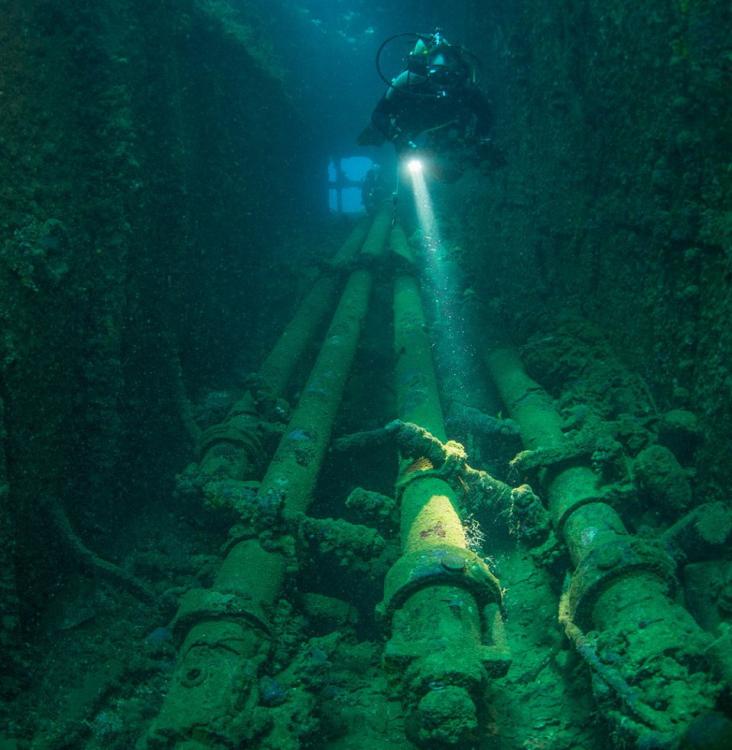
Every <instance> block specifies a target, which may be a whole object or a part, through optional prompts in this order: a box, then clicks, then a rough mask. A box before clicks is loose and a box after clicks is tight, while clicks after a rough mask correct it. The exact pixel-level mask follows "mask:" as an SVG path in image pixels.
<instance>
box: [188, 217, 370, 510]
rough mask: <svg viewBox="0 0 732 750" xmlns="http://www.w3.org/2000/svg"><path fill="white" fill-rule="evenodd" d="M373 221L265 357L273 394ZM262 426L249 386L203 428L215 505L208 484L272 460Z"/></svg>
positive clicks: (262, 374)
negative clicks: (216, 421) (219, 417)
mask: <svg viewBox="0 0 732 750" xmlns="http://www.w3.org/2000/svg"><path fill="white" fill-rule="evenodd" d="M370 226H371V222H370V221H369V220H368V219H364V220H363V221H360V222H359V223H358V224H356V226H355V227H354V228H353V230H352V231H351V232H350V234H349V236H348V237H347V239H346V240H345V242H344V243H343V245H342V246H341V248H340V249H339V250H338V252H337V253H336V255H335V257H334V258H333V260H332V262H331V264H330V265H331V267H332V268H333V269H336V270H335V271H330V272H326V273H324V274H322V275H321V276H319V277H318V279H317V280H316V281H315V282H314V284H313V285H312V287H311V288H310V290H309V291H308V292H307V294H306V295H305V296H304V297H303V299H302V301H301V302H300V304H299V305H298V307H297V310H296V311H295V314H294V315H293V317H292V320H291V321H290V323H289V324H288V325H287V327H286V328H285V330H284V331H283V332H282V333H281V334H280V336H279V338H278V339H277V341H276V342H275V345H274V346H273V347H272V350H271V351H270V353H269V354H268V355H267V357H266V358H265V360H264V362H262V365H261V367H260V368H259V372H258V378H257V379H258V381H261V383H262V385H263V387H264V388H265V389H266V391H267V393H268V394H269V395H270V396H271V397H275V398H276V397H279V396H281V395H282V394H283V393H284V391H285V388H286V387H287V384H288V383H289V382H290V378H291V377H292V373H293V372H294V370H295V367H296V366H297V364H298V362H300V360H301V359H302V356H303V354H304V352H305V351H306V350H307V348H308V347H309V346H311V345H312V343H313V341H314V339H315V336H316V335H317V333H318V331H319V330H321V328H322V326H323V322H324V321H325V318H326V315H327V314H328V312H329V311H330V310H331V309H332V308H333V306H334V304H335V300H336V293H337V291H338V288H339V286H340V280H341V275H340V274H339V273H338V272H337V269H342V268H346V267H347V266H348V265H349V264H350V263H351V262H352V261H353V259H354V258H355V257H356V256H357V255H358V252H359V250H360V249H361V247H362V245H363V244H364V241H365V240H366V238H367V236H368V233H369V229H370ZM262 426H263V425H262V424H261V414H260V409H259V408H258V404H257V399H256V397H255V395H254V394H253V392H252V390H251V389H249V390H247V391H246V393H244V395H243V396H242V397H241V398H240V399H239V400H238V401H237V402H236V403H235V404H234V405H233V406H232V407H231V409H230V410H229V413H228V414H227V416H226V419H225V420H224V421H223V422H221V423H220V424H216V425H213V426H212V427H210V428H209V429H207V430H205V431H204V433H203V434H202V436H201V439H200V442H199V446H198V450H199V455H200V460H199V463H198V466H197V467H196V469H195V484H196V485H197V486H198V487H200V488H202V489H203V491H204V494H206V495H207V496H209V497H208V498H207V499H208V501H209V502H210V503H211V504H212V505H216V504H217V502H218V500H217V497H216V494H217V490H218V488H217V487H216V485H211V486H209V487H208V488H207V487H206V485H208V484H209V483H211V482H215V481H217V480H221V479H234V480H247V479H253V478H255V476H256V475H257V470H258V469H259V467H260V466H261V465H262V464H263V463H264V462H265V461H266V454H265V452H264V451H263V447H262V442H263V434H262ZM184 481H190V472H188V473H187V475H184Z"/></svg>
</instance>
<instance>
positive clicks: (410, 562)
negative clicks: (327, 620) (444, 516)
mask: <svg viewBox="0 0 732 750" xmlns="http://www.w3.org/2000/svg"><path fill="white" fill-rule="evenodd" d="M439 583H445V584H449V585H451V586H460V587H462V588H464V589H467V590H468V591H469V592H470V593H471V594H472V595H473V596H474V597H475V599H476V602H477V604H478V606H479V607H480V608H483V607H485V606H486V605H488V604H491V603H494V604H498V605H500V604H501V599H502V594H501V586H500V584H499V582H498V579H497V578H496V577H495V576H494V575H493V573H491V571H490V568H489V567H488V565H486V563H485V562H484V561H483V559H482V558H480V557H479V556H478V555H476V554H475V552H472V551H471V550H468V549H462V548H461V547H453V546H447V545H446V546H442V547H434V548H431V549H428V550H421V551H419V552H412V553H410V554H407V555H403V556H402V557H400V558H399V560H397V561H396V563H394V565H393V566H392V567H391V569H390V570H389V572H388V573H387V575H386V581H385V584H384V600H383V601H382V602H381V604H379V612H380V613H381V614H382V615H383V616H385V617H387V618H389V619H390V618H391V615H392V614H393V612H394V610H396V609H398V608H399V607H401V606H402V604H404V602H405V601H406V600H407V599H408V598H409V597H410V596H411V595H412V594H413V593H415V592H416V591H418V590H419V589H422V588H425V587H426V586H434V585H436V584H439Z"/></svg>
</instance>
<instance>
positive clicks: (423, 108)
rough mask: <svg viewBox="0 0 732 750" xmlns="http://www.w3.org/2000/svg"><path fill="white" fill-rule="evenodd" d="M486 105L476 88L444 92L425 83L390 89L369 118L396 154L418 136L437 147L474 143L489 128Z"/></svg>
mask: <svg viewBox="0 0 732 750" xmlns="http://www.w3.org/2000/svg"><path fill="white" fill-rule="evenodd" d="M492 122H493V113H492V109H491V105H490V102H489V101H488V100H487V99H486V97H485V96H484V94H483V93H482V92H481V91H480V89H478V88H477V87H476V86H473V85H472V84H465V85H462V86H459V87H455V88H449V89H444V90H439V89H436V88H435V87H434V86H432V85H431V84H430V83H429V81H426V82H420V83H417V84H414V85H412V84H407V85H404V86H393V87H392V88H391V89H389V91H388V92H387V94H386V95H384V96H383V97H382V98H381V100H380V101H379V103H378V104H377V105H376V109H375V110H374V112H373V114H372V115H371V123H372V125H373V126H374V128H376V130H378V131H379V132H380V133H381V134H382V135H383V136H384V138H386V139H387V140H389V141H391V142H392V143H394V145H395V147H396V149H397V151H401V150H403V149H405V148H408V147H409V145H410V142H414V141H417V140H418V139H419V138H420V137H424V138H426V139H428V140H429V142H430V144H431V145H436V146H437V147H438V148H439V146H440V145H441V144H442V145H444V144H446V143H447V142H448V141H449V140H450V139H452V140H453V141H454V140H456V139H457V140H458V141H460V142H461V143H462V144H463V145H470V144H473V143H478V142H480V140H481V139H482V138H484V137H486V136H487V135H488V133H489V131H490V129H491V125H492Z"/></svg>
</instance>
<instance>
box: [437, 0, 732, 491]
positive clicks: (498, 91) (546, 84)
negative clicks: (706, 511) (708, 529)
mask: <svg viewBox="0 0 732 750" xmlns="http://www.w3.org/2000/svg"><path fill="white" fill-rule="evenodd" d="M474 5H475V7H474V10H473V14H474V21H475V24H474V27H473V28H474V30H475V31H474V35H473V37H472V38H471V39H470V40H469V44H470V46H472V48H474V49H477V50H480V54H481V57H482V58H483V60H484V65H485V71H484V82H485V85H486V88H487V89H488V90H489V91H490V93H491V95H492V97H493V99H494V102H495V107H496V130H495V142H496V146H497V151H498V153H499V158H498V159H495V160H493V163H489V164H488V163H487V164H485V165H484V168H483V173H484V176H483V177H482V178H477V177H476V178H475V179H473V180H472V181H471V180H467V181H466V184H464V185H463V187H462V190H461V191H458V195H457V200H456V201H455V202H454V203H453V205H452V210H453V212H454V213H455V216H456V226H460V227H462V228H463V229H464V233H463V235H462V237H463V240H464V242H465V245H466V247H472V248H474V249H475V252H474V253H473V255H472V260H471V263H470V265H471V277H472V280H473V284H474V286H475V287H476V290H477V291H479V292H480V296H481V298H482V299H483V300H484V301H485V302H486V303H487V304H489V305H490V307H491V308H492V310H493V311H497V312H499V313H500V314H501V315H502V316H503V319H504V322H505V325H506V327H507V329H509V330H510V331H511V333H512V334H513V336H514V337H515V339H516V340H517V341H518V342H519V343H523V342H525V341H526V340H527V338H528V337H529V336H531V335H532V334H535V333H537V332H539V331H541V332H544V333H547V334H551V332H552V330H553V327H554V326H555V324H556V322H557V320H558V319H561V318H562V317H563V316H567V315H579V316H582V317H584V318H585V319H587V320H589V321H590V322H592V323H595V324H597V325H598V326H599V327H600V328H601V330H602V331H603V332H604V333H605V334H606V335H607V336H608V337H609V339H610V340H611V342H612V344H613V345H614V348H615V350H616V351H617V352H618V354H619V355H620V356H621V357H622V359H623V360H624V361H625V363H626V364H627V365H628V366H629V367H630V369H631V370H633V371H635V372H637V373H639V374H641V375H642V377H643V378H644V380H645V381H646V383H647V385H648V387H649V389H650V391H651V393H652V394H653V397H654V399H655V402H656V405H657V407H658V409H659V410H663V409H666V408H669V407H671V406H677V407H686V408H691V409H692V410H694V411H696V412H697V413H698V414H699V416H700V417H701V418H702V421H703V428H704V432H705V436H706V439H705V442H704V445H703V447H702V449H701V452H700V453H699V454H698V462H697V468H698V471H699V479H700V481H701V482H702V485H701V486H703V487H704V492H705V493H711V494H712V495H717V496H724V490H723V487H724V472H725V471H726V469H725V467H724V466H723V465H722V464H721V463H720V462H719V460H718V458H719V456H720V455H722V453H723V452H725V451H728V450H729V448H730V430H731V428H732V407H731V406H730V405H731V404H732V400H731V399H730V396H731V395H732V391H731V390H730V389H731V388H732V372H731V371H730V361H731V359H732V357H731V353H732V338H731V334H730V329H729V326H728V325H727V323H726V322H725V321H728V320H729V319H730V314H731V313H732V292H731V291H730V290H731V286H730V280H731V279H732V221H731V218H732V214H730V212H729V205H730V198H732V170H731V169H730V153H732V148H731V147H732V127H731V126H732V100H730V96H729V91H730V90H731V88H730V87H731V86H732V48H731V46H730V43H729V35H728V33H727V31H726V30H727V29H729V28H730V23H731V22H732V18H731V14H732V11H731V10H730V6H729V3H725V2H712V3H700V2H694V0H677V1H675V2H672V3H660V4H659V3H654V4H652V5H650V6H647V5H643V6H632V7H631V6H630V5H628V4H627V3H624V2H610V3H607V2H594V0H565V1H564V2H560V3H554V2H546V1H545V0H531V1H530V2H527V3H522V4H521V5H520V6H517V5H516V4H515V3H509V2H498V3H494V4H492V5H491V6H490V7H489V8H483V7H482V4H481V7H480V8H478V7H477V5H478V4H474ZM501 163H503V165H502V166H501ZM456 231H457V230H456ZM535 375H536V376H537V377H539V379H542V375H541V373H535ZM545 379H546V378H545V377H544V381H545ZM548 385H551V384H550V383H549V384H548Z"/></svg>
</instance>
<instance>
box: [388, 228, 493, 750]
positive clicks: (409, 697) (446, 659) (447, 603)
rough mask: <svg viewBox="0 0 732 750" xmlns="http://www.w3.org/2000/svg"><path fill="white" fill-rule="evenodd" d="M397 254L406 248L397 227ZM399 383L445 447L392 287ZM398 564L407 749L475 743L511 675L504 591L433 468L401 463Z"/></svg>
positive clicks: (417, 334) (420, 330) (433, 388)
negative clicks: (486, 700)
mask: <svg viewBox="0 0 732 750" xmlns="http://www.w3.org/2000/svg"><path fill="white" fill-rule="evenodd" d="M391 241H392V247H393V249H394V250H395V252H396V253H397V254H398V255H400V256H402V257H404V256H405V255H407V254H408V246H407V243H406V238H405V237H404V233H403V231H402V230H401V228H400V227H399V226H396V227H395V228H394V230H393V232H392V240H391ZM394 348H395V356H396V364H395V379H396V392H397V403H398V414H399V417H400V419H402V420H404V421H407V422H413V423H416V424H418V425H419V426H420V427H423V428H425V429H427V430H429V431H430V432H431V433H432V434H433V435H434V436H435V437H437V438H439V439H440V440H442V441H444V440H445V425H444V421H443V415H442V408H441V406H440V401H439V396H438V390H437V381H436V376H435V371H434V366H433V362H432V352H431V342H430V339H429V336H428V334H427V330H426V321H425V318H424V312H423V309H422V302H421V299H420V294H419V287H418V285H417V282H416V280H415V279H414V277H413V276H411V275H409V274H402V275H399V276H398V277H397V278H396V280H395V282H394ZM398 493H399V500H400V503H401V542H402V555H401V557H400V558H399V560H398V561H397V562H396V563H395V564H394V566H393V567H392V568H391V570H390V571H389V573H388V574H387V578H386V583H385V589H384V600H383V602H382V604H381V605H380V611H381V613H382V615H383V616H384V617H385V618H386V619H387V621H388V623H389V627H390V638H389V642H388V644H387V646H386V650H385V662H386V664H387V665H388V666H390V667H391V668H393V669H394V670H395V671H397V672H399V673H400V675H401V681H402V687H403V695H404V702H405V708H406V710H407V712H408V714H409V718H408V720H407V726H408V727H410V729H409V730H408V734H409V735H410V739H411V740H412V741H413V742H415V743H417V744H418V745H420V746H424V747H470V746H472V744H473V743H474V742H476V741H477V738H478V734H479V726H480V719H481V716H480V712H481V695H482V690H483V688H484V686H485V682H486V679H487V677H488V675H489V674H500V673H502V672H504V671H505V669H507V667H508V655H507V650H506V648H505V643H504V641H503V636H502V634H503V628H502V625H503V623H502V620H501V615H500V600H501V591H500V586H499V584H498V581H497V580H496V578H495V577H494V576H493V574H492V573H491V571H490V570H489V568H488V566H487V565H486V563H485V562H484V561H483V560H482V558H480V557H479V556H478V555H476V554H475V553H474V552H473V551H471V550H470V549H469V547H468V543H467V540H466V535H465V529H464V527H463V524H462V521H461V518H460V512H459V509H458V499H457V496H456V493H455V491H454V490H453V488H452V487H451V485H450V484H449V483H448V482H447V481H445V479H444V478H442V477H441V476H440V475H439V473H438V472H435V471H433V470H432V467H431V465H430V464H429V462H427V461H426V460H425V461H421V462H420V461H417V462H410V461H406V460H402V461H401V466H400V472H399V480H398Z"/></svg>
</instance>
